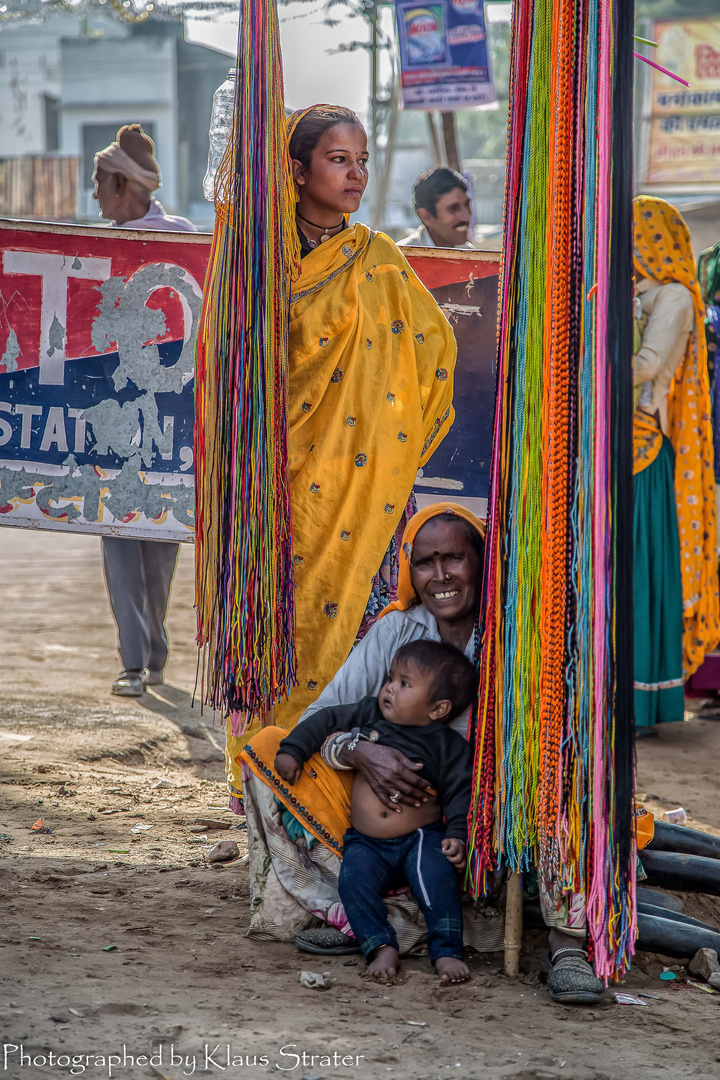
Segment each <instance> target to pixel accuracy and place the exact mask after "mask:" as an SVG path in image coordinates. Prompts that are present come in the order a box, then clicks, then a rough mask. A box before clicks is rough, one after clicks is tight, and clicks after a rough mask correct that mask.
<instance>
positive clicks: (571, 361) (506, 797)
mask: <svg viewBox="0 0 720 1080" xmlns="http://www.w3.org/2000/svg"><path fill="white" fill-rule="evenodd" d="M632 45H633V5H632V3H631V2H630V0H610V2H608V0H515V3H514V5H513V23H512V49H511V83H510V95H511V108H510V118H509V128H508V163H507V184H506V195H505V221H504V244H503V266H502V275H501V289H500V291H501V302H500V313H501V315H500V325H499V335H498V370H497V400H496V412H495V426H494V439H493V454H492V472H491V485H490V497H489V502H488V507H489V522H488V542H487V546H486V565H485V586H484V588H485V597H484V603H483V605H482V611H483V613H484V614H483V616H482V617H483V619H484V622H483V632H484V638H483V652H482V662H481V677H480V694H479V705H478V718H477V741H476V764H475V783H474V793H473V803H472V808H471V813H470V818H469V829H470V854H471V859H470V864H469V880H470V882H471V885H472V887H473V889H474V892H475V895H476V896H480V895H482V894H483V893H484V892H486V891H487V890H488V888H489V884H490V878H491V872H492V871H493V870H494V869H495V868H496V866H497V865H498V864H502V865H505V866H507V867H509V868H510V869H511V870H528V869H530V867H532V866H536V867H537V870H538V877H539V885H540V889H541V892H542V893H543V894H544V896H545V897H546V898H548V899H551V898H552V899H554V900H557V898H558V896H562V895H563V894H567V893H571V892H584V893H585V896H586V902H587V910H588V919H589V924H588V925H589V938H590V948H591V953H593V954H594V958H595V962H596V967H597V971H598V974H600V975H601V976H605V977H607V976H610V975H612V974H614V973H615V972H616V971H623V970H624V969H625V967H626V966H627V965H628V963H629V960H630V956H631V955H632V951H633V943H634V936H635V924H634V912H633V903H634V901H633V897H634V856H633V845H632V820H633V819H632V796H633V745H632V743H633V714H632V656H633V649H632V453H631V446H630V440H631V430H632V368H631V360H632V322H631V318H632V278H631V266H632V205H631V203H632V78H633V70H632V63H633V60H632Z"/></svg>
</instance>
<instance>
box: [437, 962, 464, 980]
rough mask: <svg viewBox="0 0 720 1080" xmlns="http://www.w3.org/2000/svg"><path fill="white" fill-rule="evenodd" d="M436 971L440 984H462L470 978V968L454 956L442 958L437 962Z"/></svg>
mask: <svg viewBox="0 0 720 1080" xmlns="http://www.w3.org/2000/svg"><path fill="white" fill-rule="evenodd" d="M435 970H436V971H437V973H438V975H439V976H440V982H444V983H461V982H465V980H466V979H469V978H470V968H469V967H468V966H467V964H465V963H463V961H462V960H456V959H455V957H454V956H441V957H439V958H438V959H437V960H436V961H435Z"/></svg>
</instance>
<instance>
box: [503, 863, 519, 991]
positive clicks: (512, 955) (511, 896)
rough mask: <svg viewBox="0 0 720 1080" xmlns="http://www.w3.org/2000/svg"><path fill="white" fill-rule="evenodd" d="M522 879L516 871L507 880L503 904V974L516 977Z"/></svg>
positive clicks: (517, 970)
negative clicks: (505, 897)
mask: <svg viewBox="0 0 720 1080" xmlns="http://www.w3.org/2000/svg"><path fill="white" fill-rule="evenodd" d="M522 925H523V910H522V877H521V876H520V874H519V873H517V871H515V872H514V873H512V874H510V876H509V877H508V880H507V900H506V903H505V974H506V975H517V974H518V972H519V971H520V946H521V945H522Z"/></svg>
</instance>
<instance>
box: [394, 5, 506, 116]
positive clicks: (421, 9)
mask: <svg viewBox="0 0 720 1080" xmlns="http://www.w3.org/2000/svg"><path fill="white" fill-rule="evenodd" d="M395 14H396V17H397V26H398V37H399V41H400V67H401V87H402V101H403V108H405V109H439V110H440V111H441V112H451V111H452V110H453V109H468V108H472V107H473V106H481V105H490V104H492V103H493V102H495V101H496V100H497V96H496V93H495V84H494V82H493V77H492V71H491V68H490V55H489V52H488V44H487V36H486V32H485V15H484V12H483V4H482V0H434V2H432V3H429V4H422V3H417V2H413V0H395Z"/></svg>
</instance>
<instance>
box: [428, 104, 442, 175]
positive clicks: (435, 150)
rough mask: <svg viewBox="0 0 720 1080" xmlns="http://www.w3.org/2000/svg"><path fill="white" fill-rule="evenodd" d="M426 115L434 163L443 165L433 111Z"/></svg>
mask: <svg viewBox="0 0 720 1080" xmlns="http://www.w3.org/2000/svg"><path fill="white" fill-rule="evenodd" d="M425 116H426V117H427V126H428V134H429V135H430V151H431V153H432V159H433V165H442V154H441V153H440V142H439V140H438V135H437V130H436V128H435V118H434V115H433V113H431V112H426V113H425Z"/></svg>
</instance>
